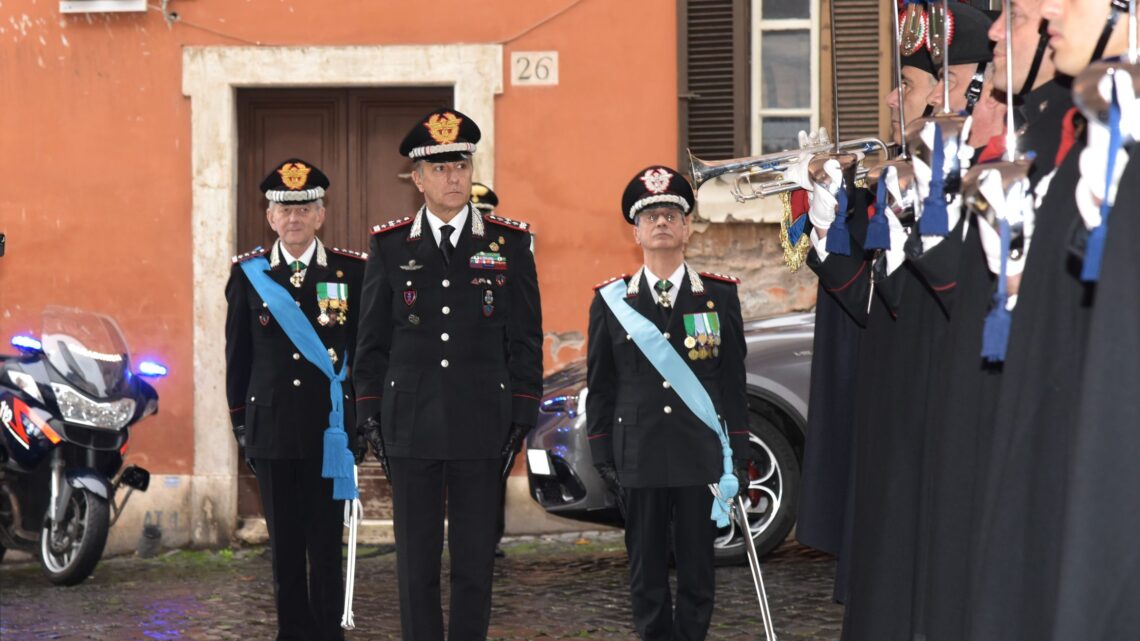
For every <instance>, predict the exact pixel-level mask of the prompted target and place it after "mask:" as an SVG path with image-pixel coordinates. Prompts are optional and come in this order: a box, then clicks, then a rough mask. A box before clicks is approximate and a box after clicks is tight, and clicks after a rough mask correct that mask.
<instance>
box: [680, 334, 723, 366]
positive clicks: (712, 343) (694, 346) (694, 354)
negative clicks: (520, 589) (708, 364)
mask: <svg viewBox="0 0 1140 641" xmlns="http://www.w3.org/2000/svg"><path fill="white" fill-rule="evenodd" d="M685 347H688V348H689V360H691V361H703V360H705V359H708V358H716V357H717V356H720V335H719V334H705V333H703V332H702V333H700V334H697V335H696V336H686V337H685Z"/></svg>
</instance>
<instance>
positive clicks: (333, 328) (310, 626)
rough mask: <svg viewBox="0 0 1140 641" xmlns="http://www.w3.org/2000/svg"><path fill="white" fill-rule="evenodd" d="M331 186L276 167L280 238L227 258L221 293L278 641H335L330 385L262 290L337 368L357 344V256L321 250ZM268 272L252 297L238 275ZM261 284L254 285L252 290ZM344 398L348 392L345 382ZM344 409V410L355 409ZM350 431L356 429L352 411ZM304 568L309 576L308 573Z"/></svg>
mask: <svg viewBox="0 0 1140 641" xmlns="http://www.w3.org/2000/svg"><path fill="white" fill-rule="evenodd" d="M328 188H329V180H328V178H327V177H325V175H324V174H323V173H321V170H320V169H318V168H316V167H315V166H313V165H312V163H309V162H306V161H304V160H301V159H299V158H291V159H289V160H286V161H285V162H283V163H281V164H280V165H278V166H276V167H275V168H274V169H273V171H271V172H269V175H268V176H267V177H266V178H265V180H263V181H262V183H261V191H262V192H263V193H264V194H265V197H266V199H267V200H268V201H269V208H268V209H267V210H266V218H267V219H268V221H269V226H270V227H272V228H273V231H275V232H277V236H278V238H277V240H276V241H275V242H274V243H273V245H272V247H270V248H269V250H268V251H266V250H263V249H260V248H259V249H257V250H254V251H252V252H248V253H245V254H242V255H240V256H235V257H234V260H233V262H234V265H233V269H232V271H231V272H230V280H229V283H228V284H227V285H226V302H227V303H228V308H227V314H226V395H227V397H228V398H229V404H230V419H231V420H232V422H233V431H234V436H235V438H236V439H237V442H238V446H239V447H240V448H242V449H243V450H244V452H243V455H244V456H245V457H247V458H248V459H249V460H250V461H251V465H252V467H253V468H254V471H255V473H256V475H257V485H258V488H259V489H260V490H261V504H262V509H263V511H264V513H265V523H266V526H267V527H268V529H269V544H270V549H271V552H272V558H273V589H274V595H275V597H276V605H277V639H278V641H285V640H294V639H296V640H298V641H301V640H304V641H308V640H311V639H321V640H331V639H343V638H344V633H343V631H342V630H341V627H340V617H341V609H342V607H343V603H344V585H343V582H342V574H341V537H342V533H343V527H342V521H343V517H344V503H343V502H341V501H337V500H333V481H332V480H331V479H327V478H322V477H321V471H322V453H323V445H322V434H323V433H324V431H325V429H326V428H329V413H330V407H331V399H330V397H329V380H328V378H327V377H326V375H325V374H324V373H323V372H322V371H321V370H320V369H318V367H317V366H316V365H314V364H313V363H311V362H309V360H308V359H307V358H306V357H303V356H302V352H303V351H304V350H302V349H301V348H298V347H297V346H296V345H295V344H294V340H293V339H292V338H291V337H290V335H289V334H288V333H287V331H289V330H287V329H286V328H287V327H288V321H287V320H283V319H281V318H278V317H277V315H276V313H275V312H274V311H273V310H271V309H270V306H269V303H267V302H266V300H265V299H266V297H267V296H269V295H270V293H271V292H269V291H265V290H263V289H260V288H259V287H271V288H277V289H279V290H284V292H287V293H288V296H289V298H290V299H292V300H293V301H296V305H297V307H298V308H299V309H300V310H301V312H302V313H303V314H304V316H305V318H307V320H308V321H309V323H310V324H311V326H312V327H311V331H315V332H316V335H317V336H318V337H319V338H320V341H321V342H322V343H323V344H324V346H325V347H326V348H327V350H328V358H329V359H330V360H331V361H332V363H333V365H334V368H337V369H339V368H340V367H341V366H342V365H343V363H344V359H346V358H348V357H349V353H350V352H351V351H352V347H353V345H354V344H355V341H356V327H357V323H356V321H357V317H358V313H359V303H358V301H359V296H360V291H361V281H362V279H363V276H364V257H363V256H362V255H361V254H358V253H356V252H351V251H346V250H341V249H334V248H331V247H326V246H325V245H324V244H323V243H322V242H321V240H320V239H319V238H317V232H318V231H319V230H320V228H321V226H322V225H323V224H324V221H325V214H326V212H325V206H324V197H325V192H326V190H327V189H328ZM257 260H267V261H268V265H267V266H268V268H269V271H268V275H269V278H270V279H271V281H270V282H268V283H263V284H262V285H260V286H258V285H256V284H255V283H254V282H253V281H251V279H250V276H249V275H247V272H246V271H245V267H246V266H247V264H250V263H252V262H254V261H257ZM259 282H261V281H259ZM342 387H343V391H344V396H345V398H346V399H349V398H350V396H349V392H350V390H351V389H352V386H351V381H350V380H346V381H344V382H343V383H342ZM346 407H349V408H351V403H349V404H348V405H347V406H346ZM346 423H347V424H348V425H350V426H351V425H353V421H352V414H351V412H350V413H349V415H348V416H347V417H346ZM306 565H307V566H308V571H306Z"/></svg>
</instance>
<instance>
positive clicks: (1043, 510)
mask: <svg viewBox="0 0 1140 641" xmlns="http://www.w3.org/2000/svg"><path fill="white" fill-rule="evenodd" d="M1082 147H1083V145H1082V144H1081V143H1077V144H1076V145H1074V147H1073V148H1072V150H1071V151H1070V152H1069V153H1068V155H1067V157H1066V158H1065V160H1064V162H1063V163H1062V164H1061V166H1060V167H1059V169H1058V170H1057V173H1056V174H1055V176H1054V177H1053V179H1052V184H1051V186H1050V188H1049V192H1048V194H1047V195H1046V196H1045V199H1044V201H1043V203H1042V206H1041V207H1040V208H1039V209H1038V211H1037V223H1036V231H1035V233H1034V237H1033V245H1032V247H1031V249H1030V251H1029V256H1028V258H1027V262H1026V266H1025V271H1024V273H1023V275H1022V281H1021V288H1020V296H1019V301H1018V303H1017V307H1016V309H1015V310H1014V312H1013V324H1012V327H1011V331H1010V342H1009V348H1008V351H1007V355H1006V361H1005V365H1004V371H1003V374H1002V382H1001V390H1000V392H999V397H998V404H997V410H996V412H995V418H994V421H993V424H992V426H991V427H990V428H989V429H990V430H992V434H993V441H992V451H991V453H990V458H989V463H988V467H987V472H986V482H985V487H984V489H983V495H982V503H981V512H980V521H979V527H978V533H977V535H978V537H979V540H978V542H977V544H976V545H977V548H976V550H977V554H975V555H974V557H973V559H972V565H973V570H972V586H973V597H974V602H973V609H972V612H971V615H970V618H971V620H972V634H971V636H969V637H968V638H971V639H977V640H978V641H991V640H992V641H999V640H1000V641H1008V640H1009V639H1035V640H1036V639H1046V638H1048V637H1049V634H1050V631H1051V627H1052V616H1051V614H1050V613H1052V612H1054V610H1055V607H1056V605H1057V601H1056V596H1057V577H1058V572H1059V554H1060V542H1061V541H1060V539H1061V537H1060V532H1061V529H1060V527H1059V516H1060V514H1061V510H1062V500H1063V497H1064V493H1065V488H1066V487H1067V485H1068V483H1069V477H1068V476H1069V475H1068V463H1069V453H1070V450H1071V448H1072V438H1073V434H1074V426H1075V423H1076V419H1077V407H1078V401H1079V389H1080V384H1079V383H1080V380H1079V379H1080V372H1081V371H1082V369H1083V368H1082V365H1083V362H1084V346H1085V336H1086V333H1087V328H1088V320H1089V311H1090V309H1091V306H1090V304H1091V296H1090V293H1091V292H1090V288H1089V287H1087V286H1086V285H1084V284H1083V283H1081V282H1080V280H1079V274H1080V262H1079V260H1077V259H1075V258H1074V257H1073V255H1072V254H1071V252H1070V245H1071V242H1072V239H1073V237H1074V230H1075V229H1076V228H1077V227H1078V226H1083V225H1082V224H1081V222H1080V216H1079V215H1078V213H1077V207H1076V202H1075V199H1074V195H1073V194H1074V190H1075V189H1076V184H1077V179H1078V177H1079V170H1078V158H1079V155H1080V150H1081V148H1082Z"/></svg>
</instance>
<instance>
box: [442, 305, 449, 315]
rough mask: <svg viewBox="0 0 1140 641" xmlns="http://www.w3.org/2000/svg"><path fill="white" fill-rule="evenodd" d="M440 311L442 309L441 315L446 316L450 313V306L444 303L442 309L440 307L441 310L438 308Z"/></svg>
mask: <svg viewBox="0 0 1140 641" xmlns="http://www.w3.org/2000/svg"><path fill="white" fill-rule="evenodd" d="M440 311H442V312H443V315H444V316H447V315H448V314H450V313H451V308H450V307H448V306H447V305H444V306H443V309H442V310H440Z"/></svg>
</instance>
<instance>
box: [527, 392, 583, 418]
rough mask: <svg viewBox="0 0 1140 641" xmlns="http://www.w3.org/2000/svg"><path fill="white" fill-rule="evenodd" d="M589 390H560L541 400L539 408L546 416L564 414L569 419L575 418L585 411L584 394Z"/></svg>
mask: <svg viewBox="0 0 1140 641" xmlns="http://www.w3.org/2000/svg"><path fill="white" fill-rule="evenodd" d="M588 391H589V388H586V387H583V388H582V389H580V390H577V391H575V390H561V391H559V392H556V393H555V394H552V395H550V396H547V397H546V398H544V399H542V404H541V405H540V406H539V409H541V410H542V411H543V412H546V413H547V414H559V413H562V412H565V413H566V414H569V415H570V416H571V417H574V416H577V415H578V414H579V413H581V412H585V411H586V393H587V392H588Z"/></svg>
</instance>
